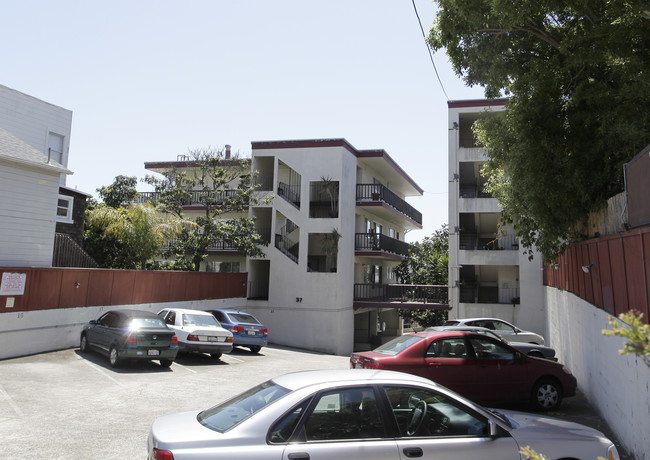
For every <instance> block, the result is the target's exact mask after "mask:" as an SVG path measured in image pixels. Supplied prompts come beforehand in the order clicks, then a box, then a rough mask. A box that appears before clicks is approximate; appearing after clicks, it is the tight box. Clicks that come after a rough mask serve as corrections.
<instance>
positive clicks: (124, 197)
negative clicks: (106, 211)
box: [97, 175, 138, 208]
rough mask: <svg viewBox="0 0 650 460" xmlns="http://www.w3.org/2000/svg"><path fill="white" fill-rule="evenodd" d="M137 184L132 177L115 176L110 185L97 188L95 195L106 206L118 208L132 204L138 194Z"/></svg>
mask: <svg viewBox="0 0 650 460" xmlns="http://www.w3.org/2000/svg"><path fill="white" fill-rule="evenodd" d="M137 183H138V179H137V178H136V177H133V176H122V175H120V176H115V181H113V183H112V184H111V185H108V186H102V187H100V188H98V189H97V193H99V196H100V197H101V199H102V201H103V202H104V204H105V205H106V206H109V207H111V208H119V207H120V206H125V205H128V204H131V203H133V201H134V200H135V197H136V196H137V194H138V191H137V189H136V184H137Z"/></svg>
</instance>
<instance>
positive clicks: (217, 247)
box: [163, 239, 239, 251]
mask: <svg viewBox="0 0 650 460" xmlns="http://www.w3.org/2000/svg"><path fill="white" fill-rule="evenodd" d="M177 242H178V239H173V240H171V241H168V242H166V243H165V244H164V245H163V249H171V248H173V247H174V246H176V243H177ZM208 251H239V249H237V247H236V246H235V245H234V244H233V243H231V242H229V241H215V242H214V243H212V244H210V247H208Z"/></svg>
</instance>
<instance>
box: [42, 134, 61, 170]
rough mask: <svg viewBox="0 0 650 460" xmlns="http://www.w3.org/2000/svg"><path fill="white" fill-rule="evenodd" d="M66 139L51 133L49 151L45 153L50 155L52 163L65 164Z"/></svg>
mask: <svg viewBox="0 0 650 460" xmlns="http://www.w3.org/2000/svg"><path fill="white" fill-rule="evenodd" d="M64 139H65V138H64V137H63V136H62V135H60V134H56V133H52V132H50V133H49V134H48V136H47V149H48V151H47V152H45V153H46V154H47V155H49V158H50V160H51V161H56V162H57V163H59V164H63V141H64Z"/></svg>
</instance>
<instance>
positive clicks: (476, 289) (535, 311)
mask: <svg viewBox="0 0 650 460" xmlns="http://www.w3.org/2000/svg"><path fill="white" fill-rule="evenodd" d="M505 104H506V100H505V99H495V100H465V101H449V102H448V109H449V111H448V113H449V119H448V129H449V304H450V307H451V310H450V312H449V317H450V318H471V317H496V318H501V319H504V320H506V321H509V322H511V323H513V324H515V325H517V326H519V327H521V328H522V329H526V330H532V331H535V332H537V333H540V334H543V335H545V334H546V333H547V331H546V319H545V304H544V290H543V283H542V260H541V256H540V255H538V254H536V255H535V256H534V258H533V260H532V261H529V260H528V255H527V254H524V251H523V248H521V247H520V246H519V241H518V239H517V238H516V236H515V231H514V228H513V227H512V225H507V226H501V225H500V217H501V210H500V208H499V203H498V201H497V200H496V199H495V198H492V197H491V196H490V195H489V194H488V193H487V192H486V191H485V189H484V186H485V180H486V179H485V177H484V176H483V175H482V174H481V169H482V167H483V165H484V164H485V163H486V162H487V156H486V155H485V149H484V148H483V147H482V146H480V145H477V144H476V141H475V139H474V136H473V133H472V124H473V123H474V121H476V120H477V119H479V118H482V117H489V116H494V115H496V114H498V113H499V112H502V111H504V110H505Z"/></svg>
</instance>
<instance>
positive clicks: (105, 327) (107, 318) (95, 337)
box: [87, 311, 118, 352]
mask: <svg viewBox="0 0 650 460" xmlns="http://www.w3.org/2000/svg"><path fill="white" fill-rule="evenodd" d="M117 321H118V314H117V313H115V312H114V311H109V312H107V313H106V314H104V315H102V316H100V317H99V319H98V320H97V322H96V323H95V326H94V327H93V328H91V329H90V330H89V334H88V336H87V337H88V341H89V343H90V344H91V345H93V346H95V347H97V348H99V349H101V350H102V351H104V352H108V347H109V346H110V344H111V341H112V339H113V335H114V334H113V333H112V328H113V326H114V325H115V324H117Z"/></svg>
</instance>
